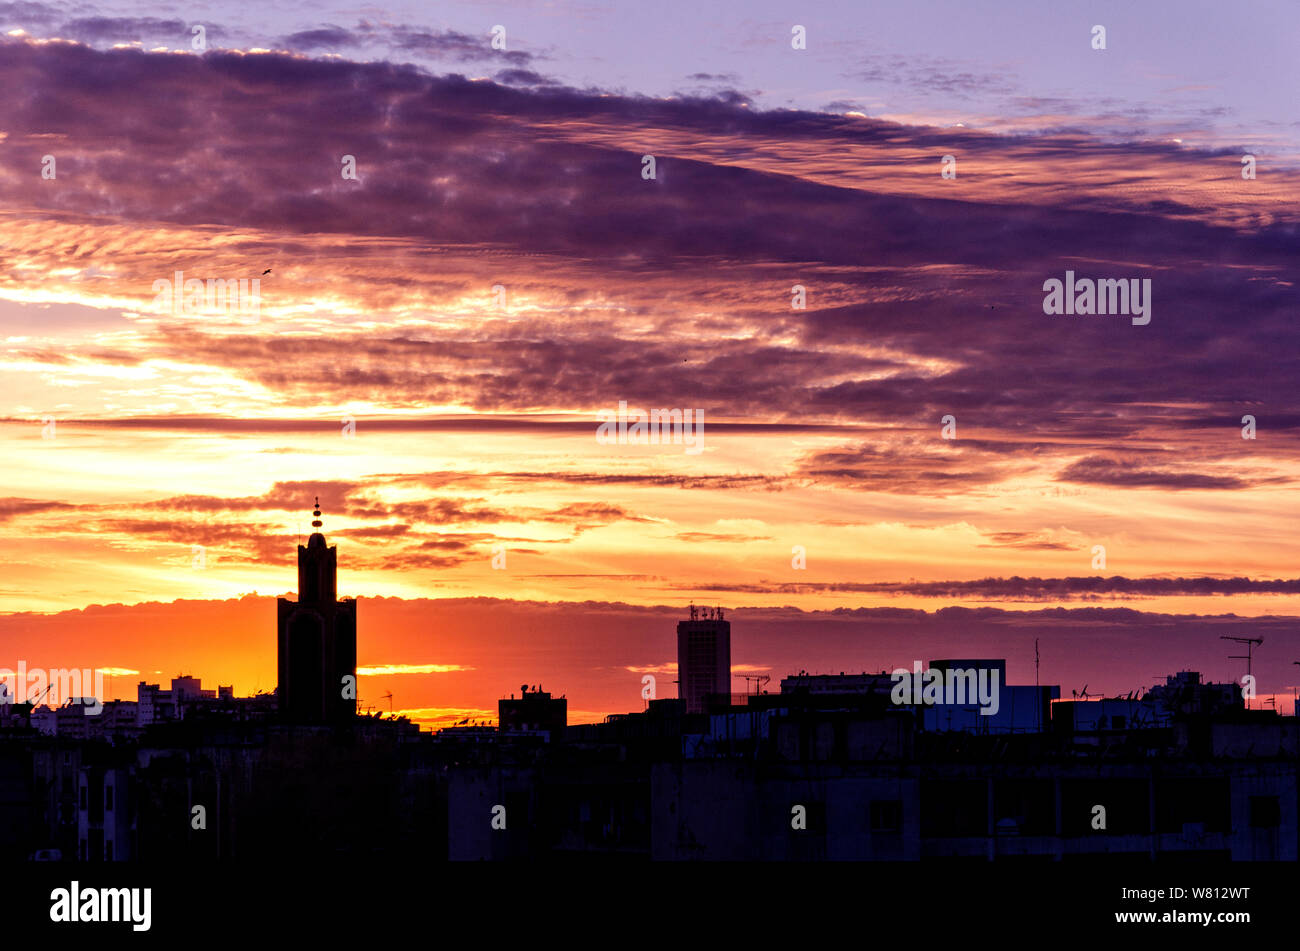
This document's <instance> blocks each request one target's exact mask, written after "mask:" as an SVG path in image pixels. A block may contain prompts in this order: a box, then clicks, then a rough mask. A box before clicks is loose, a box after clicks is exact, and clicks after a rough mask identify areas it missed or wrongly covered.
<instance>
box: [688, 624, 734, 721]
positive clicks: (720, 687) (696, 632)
mask: <svg viewBox="0 0 1300 951" xmlns="http://www.w3.org/2000/svg"><path fill="white" fill-rule="evenodd" d="M710 694H725V695H727V696H730V694H731V622H730V621H727V620H724V619H723V617H722V609H721V608H713V609H712V610H710V609H709V608H697V607H695V605H693V604H692V605H691V619H690V620H689V621H678V622H677V696H678V697H680V698H681V699H682V700H684V701H685V706H686V712H687V713H703V712H704V710H705V700H706V699H707V698H708V696H709V695H710Z"/></svg>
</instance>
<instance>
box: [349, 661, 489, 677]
mask: <svg viewBox="0 0 1300 951" xmlns="http://www.w3.org/2000/svg"><path fill="white" fill-rule="evenodd" d="M467 670H474V668H473V667H466V666H464V665H462V664H379V665H367V666H365V667H358V668H357V673H358V674H360V675H364V676H367V677H371V676H374V677H377V676H380V675H388V674H454V673H459V672H461V671H467Z"/></svg>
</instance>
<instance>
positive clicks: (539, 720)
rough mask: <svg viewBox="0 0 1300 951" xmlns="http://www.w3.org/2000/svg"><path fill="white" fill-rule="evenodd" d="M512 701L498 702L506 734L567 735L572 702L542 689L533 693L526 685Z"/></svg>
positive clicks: (501, 724)
mask: <svg viewBox="0 0 1300 951" xmlns="http://www.w3.org/2000/svg"><path fill="white" fill-rule="evenodd" d="M519 690H520V694H519V699H518V700H516V699H515V696H514V694H511V695H510V699H509V700H498V701H497V719H498V721H500V730H501V732H502V733H547V734H558V735H563V733H564V728H565V727H566V726H568V723H569V701H568V700H566V699H565V698H564V697H558V698H556V697H552V696H551V695H550V694H549V693H546V692H545V691H543V690H542V688H541V685H540V684H539V685H538V686H537V687H535V688H533V689H532V690H529V689H528V685H527V684H524V685H523V686H521V687H520V688H519Z"/></svg>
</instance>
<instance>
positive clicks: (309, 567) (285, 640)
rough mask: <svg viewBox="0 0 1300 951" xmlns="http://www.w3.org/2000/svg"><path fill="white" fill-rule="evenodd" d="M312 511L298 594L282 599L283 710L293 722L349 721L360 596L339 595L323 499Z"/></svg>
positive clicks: (335, 552) (300, 548) (353, 701)
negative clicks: (322, 517) (325, 530)
mask: <svg viewBox="0 0 1300 951" xmlns="http://www.w3.org/2000/svg"><path fill="white" fill-rule="evenodd" d="M312 515H313V516H314V518H315V520H314V521H313V522H312V523H311V524H312V528H314V529H316V531H315V532H313V533H312V535H311V537H310V538H308V539H307V544H306V546H305V547H304V546H303V545H299V546H298V600H297V601H294V600H292V599H290V598H280V599H279V603H278V608H279V680H280V687H279V699H280V712H281V714H282V715H283V716H284V718H285V719H286V720H288V721H289V722H291V723H300V724H327V723H345V722H347V721H348V720H350V719H351V718H352V717H354V716H356V695H357V693H356V682H357V680H356V678H357V602H356V601H355V600H354V599H352V598H343V599H342V600H340V599H338V598H337V596H336V581H337V575H338V549H337V548H329V547H327V546H326V544H325V536H324V535H322V534H321V533H320V527H321V521H320V499H317V500H316V508H315V510H314V511H313V512H312ZM348 678H351V679H350V681H349V679H348Z"/></svg>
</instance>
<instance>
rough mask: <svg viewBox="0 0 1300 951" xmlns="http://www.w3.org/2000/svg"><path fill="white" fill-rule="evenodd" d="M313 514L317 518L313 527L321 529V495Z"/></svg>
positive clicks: (318, 497) (317, 499)
mask: <svg viewBox="0 0 1300 951" xmlns="http://www.w3.org/2000/svg"><path fill="white" fill-rule="evenodd" d="M311 514H312V515H314V516H315V521H313V522H312V523H311V527H312V528H320V496H319V495H318V496H316V508H315V509H314V510H313V511H312V513H311Z"/></svg>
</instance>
